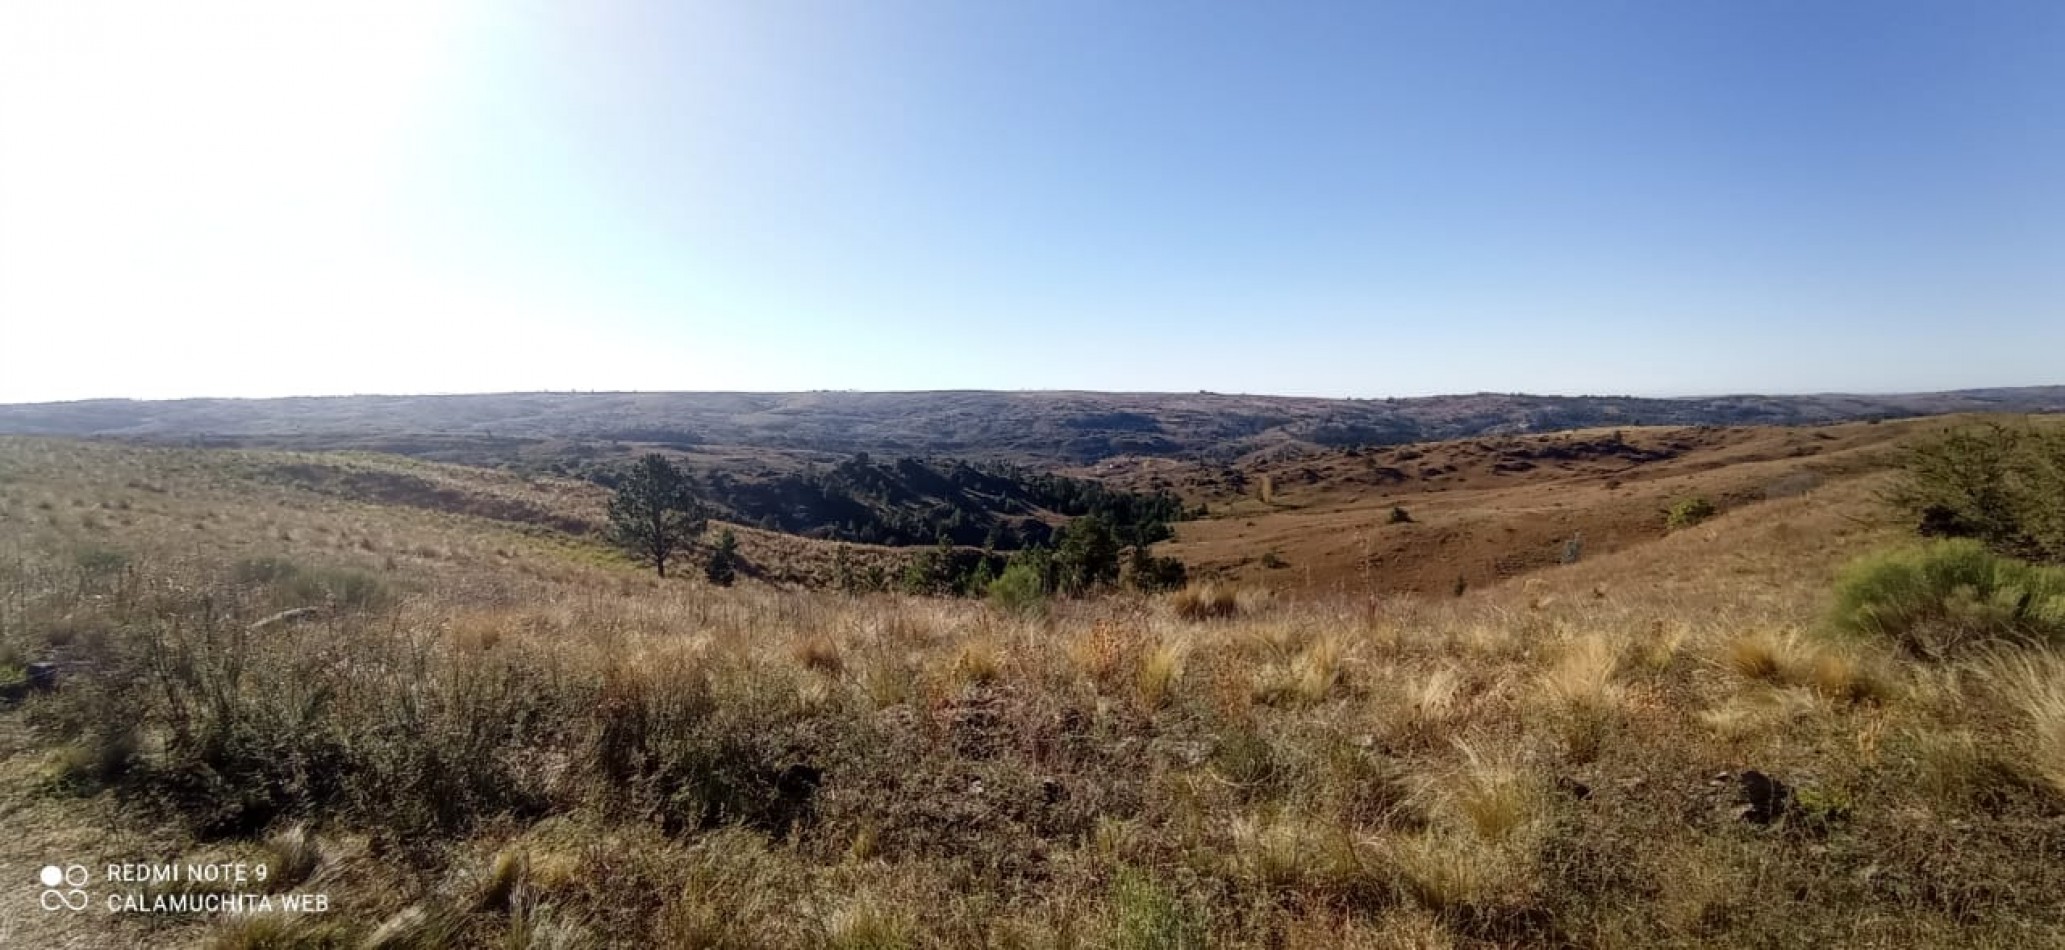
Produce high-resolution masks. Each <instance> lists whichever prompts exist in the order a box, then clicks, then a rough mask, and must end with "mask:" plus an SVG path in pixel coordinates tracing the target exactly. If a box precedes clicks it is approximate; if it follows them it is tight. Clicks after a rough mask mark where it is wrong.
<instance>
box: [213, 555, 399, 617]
mask: <svg viewBox="0 0 2065 950" xmlns="http://www.w3.org/2000/svg"><path fill="white" fill-rule="evenodd" d="M230 573H231V576H232V577H234V578H235V579H236V581H237V582H238V583H240V584H245V585H249V586H253V587H262V588H269V589H270V591H271V594H272V600H273V602H274V604H275V606H279V607H311V606H316V605H319V604H327V605H332V606H337V607H342V608H344V609H346V610H375V609H378V608H380V607H384V606H386V605H388V604H389V603H391V602H392V601H393V591H391V590H390V589H388V586H387V583H386V582H385V581H382V580H381V579H380V578H379V577H377V576H375V575H373V574H369V573H367V572H365V571H360V570H354V569H352V568H345V567H302V566H301V565H299V564H296V563H294V562H292V561H289V560H287V559H285V558H277V557H256V558H247V559H245V560H242V561H238V562H237V563H236V565H235V566H234V567H232V568H231V571H230Z"/></svg>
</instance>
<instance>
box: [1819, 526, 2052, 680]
mask: <svg viewBox="0 0 2065 950" xmlns="http://www.w3.org/2000/svg"><path fill="white" fill-rule="evenodd" d="M1831 625H1832V626H1833V627H1834V628H1835V629H1836V630H1838V631H1839V632H1842V633H1845V634H1850V635H1854V636H1863V637H1871V638H1877V639H1882V640H1886V641H1888V642H1891V643H1893V644H1896V645H1898V646H1899V647H1901V648H1902V649H1905V650H1907V651H1908V652H1909V653H1912V654H1914V655H1916V656H1921V657H1929V658H1941V657H1944V656H1948V655H1951V654H1954V653H1957V652H1959V651H1961V650H1966V649H1969V648H1972V647H1975V646H1982V645H1986V644H1992V643H2002V642H2007V643H2019V644H2026V643H2049V644H2057V643H2065V568H2055V567H2043V566H2038V565H2034V564H2029V563H2027V562H2024V561H2018V560H2014V559H2012V558H2006V557H2001V556H2000V555H1997V554H1994V553H1993V552H1991V551H1988V550H1987V549H1986V547H1985V545H1983V544H1980V543H1979V542H1977V541H1972V540H1955V541H1938V542H1933V543H1930V544H1928V545H1926V546H1923V547H1919V548H1910V549H1904V550H1897V551H1889V552H1885V553H1881V554H1875V555H1871V556H1868V557H1865V558H1863V559H1860V560H1859V561H1857V562H1855V563H1853V564H1851V565H1850V566H1849V568H1847V569H1846V570H1845V571H1844V572H1843V574H1842V576H1841V578H1840V579H1839V580H1838V581H1837V583H1836V602H1835V609H1834V612H1833V615H1832V617H1831Z"/></svg>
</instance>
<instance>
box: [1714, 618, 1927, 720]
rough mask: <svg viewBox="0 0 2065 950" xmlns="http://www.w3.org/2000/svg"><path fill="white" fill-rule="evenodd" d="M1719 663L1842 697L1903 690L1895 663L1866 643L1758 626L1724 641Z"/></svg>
mask: <svg viewBox="0 0 2065 950" xmlns="http://www.w3.org/2000/svg"><path fill="white" fill-rule="evenodd" d="M1720 664H1721V666H1722V667H1723V668H1725V669H1728V670H1730V671H1733V672H1734V673H1736V674H1737V675H1739V676H1741V677H1743V678H1744V679H1748V680H1754V681H1757V682H1762V683H1768V684H1770V685H1772V686H1780V687H1792V686H1804V687H1808V688H1811V689H1813V690H1814V691H1815V692H1817V693H1820V694H1821V695H1823V696H1826V697H1828V698H1830V699H1835V700H1840V701H1843V702H1852V703H1857V702H1884V701H1886V700H1889V699H1891V698H1893V697H1895V696H1897V695H1899V694H1900V691H1901V687H1900V685H1899V683H1898V680H1897V678H1896V676H1895V674H1894V673H1893V672H1892V669H1891V665H1890V664H1889V663H1888V662H1887V661H1886V660H1885V659H1884V658H1882V657H1879V656H1877V655H1875V654H1874V653H1873V652H1872V651H1870V650H1869V649H1867V648H1865V647H1864V646H1863V645H1856V644H1850V645H1846V644H1835V643H1825V642H1817V641H1816V640H1814V639H1813V638H1809V637H1802V636H1799V635H1798V634H1795V633H1779V632H1774V631H1769V630H1759V631H1754V632H1751V633H1747V634H1743V635H1742V636H1739V637H1735V638H1733V639H1731V640H1729V641H1727V643H1725V644H1724V645H1723V646H1722V647H1721V652H1720Z"/></svg>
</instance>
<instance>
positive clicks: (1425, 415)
mask: <svg viewBox="0 0 2065 950" xmlns="http://www.w3.org/2000/svg"><path fill="white" fill-rule="evenodd" d="M2059 411H2065V386H2043V387H2027V388H2019V389H1972V390H1960V391H1955V392H1941V393H1915V394H1905V395H1883V396H1856V395H1841V394H1828V395H1809V396H1751V395H1744V396H1715V397H1701V398H1691V399H1647V398H1635V397H1626V396H1527V395H1500V394H1491V393H1480V394H1476V395H1464V396H1432V397H1424V398H1413V399H1313V398H1302V397H1284V396H1243V395H1223V394H1217V393H1194V394H1193V393H1183V394H1176V393H1092V392H993V391H949V392H912V393H862V392H809V393H686V392H685V393H581V394H573V393H509V394H497V395H471V396H339V397H297V398H286V399H183V400H171V401H136V400H123V399H109V400H91V401H85V402H65V403H36V404H25V405H7V406H0V434H22V435H67V436H113V437H125V438H136V439H144V440H150V441H200V442H204V443H209V444H244V445H263V446H279V447H288V448H308V449H328V448H366V449H379V450H384V451H390V452H398V453H403V454H408V455H414V456H418V457H423V458H433V459H445V460H451V461H473V462H483V461H485V462H509V461H515V460H518V459H521V458H526V457H528V458H530V459H533V460H536V459H544V458H555V457H566V456H568V455H574V456H580V455H603V456H611V455H618V454H620V453H621V451H622V450H623V449H624V448H625V447H627V446H661V447H668V448H675V449H683V450H688V449H696V448H708V447H713V446H742V447H751V448H756V449H763V450H777V451H782V452H787V453H815V454H822V455H825V456H827V457H828V458H833V457H840V456H845V455H850V454H852V453H856V452H869V453H874V454H876V455H880V456H888V457H895V456H906V455H908V456H958V457H964V458H971V459H990V460H1002V461H1011V462H1017V463H1024V464H1034V465H1046V466H1055V465H1063V466H1065V465H1079V464H1085V463H1090V462H1096V461H1100V460H1103V459H1107V458H1112V457H1116V456H1159V457H1171V458H1195V459H1230V458H1235V457H1239V456H1242V455H1245V454H1248V453H1251V452H1255V451H1260V450H1267V449H1277V448H1284V447H1308V448H1331V447H1342V446H1351V445H1393V444H1401V443H1408V442H1421V441H1432V440H1441V439H1455V438H1469V437H1474V436H1483V435H1514V434H1525V433H1536V432H1548V431H1557V430H1564V429H1573V428H1583V427H1590V426H1621V425H1626V426H1635V425H1800V424H1809V423H1825V422H1841V421H1852V420H1861V419H1879V418H1894V417H1905V416H1919V415H1934V414H1941V413H1952V412H2059Z"/></svg>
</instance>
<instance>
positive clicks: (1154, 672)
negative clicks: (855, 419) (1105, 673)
mask: <svg viewBox="0 0 2065 950" xmlns="http://www.w3.org/2000/svg"><path fill="white" fill-rule="evenodd" d="M1190 649H1191V648H1190V642H1189V641H1187V640H1180V639H1170V640H1164V641H1162V642H1160V643H1157V644H1155V645H1154V647H1153V648H1152V649H1150V650H1148V651H1147V652H1146V653H1144V654H1142V655H1141V657H1140V666H1139V668H1138V669H1137V670H1136V671H1135V672H1134V676H1133V696H1134V699H1135V700H1137V701H1138V702H1139V704H1140V708H1141V709H1142V710H1143V711H1146V712H1154V711H1155V710H1158V709H1161V708H1162V707H1164V706H1167V705H1168V704H1169V702H1170V701H1171V700H1172V699H1174V697H1175V693H1176V685H1177V683H1178V681H1180V680H1181V679H1182V678H1183V668H1184V665H1185V664H1186V662H1187V661H1188V660H1189V659H1190Z"/></svg>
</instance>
